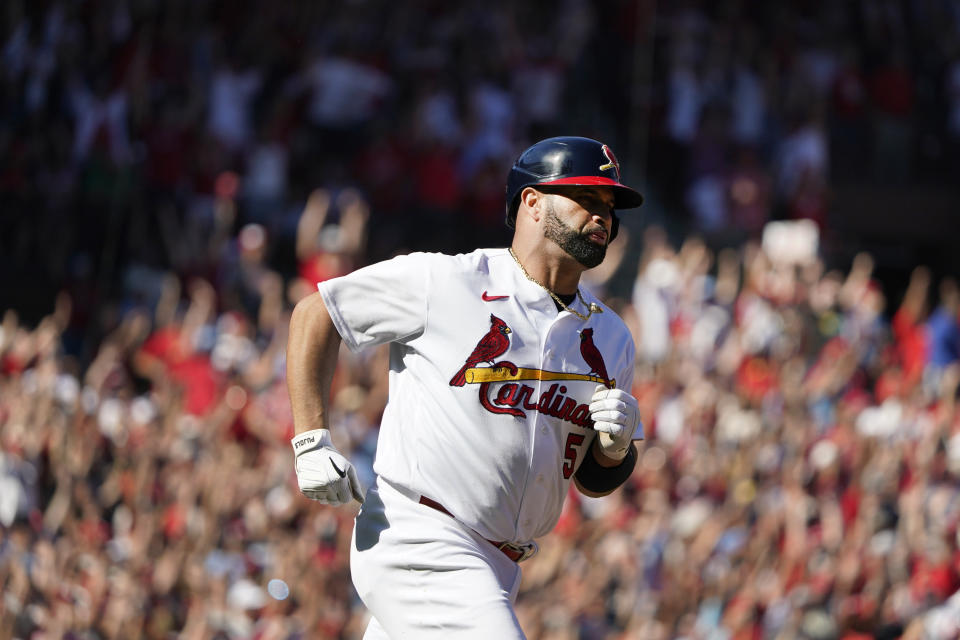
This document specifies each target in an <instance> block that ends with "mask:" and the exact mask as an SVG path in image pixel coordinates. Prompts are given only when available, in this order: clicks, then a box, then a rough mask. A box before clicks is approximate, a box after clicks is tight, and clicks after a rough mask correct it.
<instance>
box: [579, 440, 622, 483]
mask: <svg viewBox="0 0 960 640" xmlns="http://www.w3.org/2000/svg"><path fill="white" fill-rule="evenodd" d="M636 466H637V447H636V446H634V444H633V443H630V448H629V449H627V455H626V457H625V458H624V459H623V462H621V463H620V464H618V465H617V466H615V467H604V466H601V465H600V463H599V462H597V459H596V458H595V457H594V456H593V452H592V451H590V452H588V453H587V455H586V456H585V457H584V459H583V462H581V463H580V468H579V469H577V472H576V473H575V474H574V475H575V476H576V477H577V482H579V483H580V486H581V487H583V488H584V489H586V490H587V491H592V492H593V493H608V492H610V491H613V490H614V489H616V488H617V487H619V486H620V485H622V484H623V483H624V482H626V481H627V478H629V477H630V474H631V473H633V469H634V467H636Z"/></svg>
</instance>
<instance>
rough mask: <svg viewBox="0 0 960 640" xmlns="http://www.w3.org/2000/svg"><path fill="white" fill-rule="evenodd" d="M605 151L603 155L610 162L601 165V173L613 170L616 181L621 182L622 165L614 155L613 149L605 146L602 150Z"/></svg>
mask: <svg viewBox="0 0 960 640" xmlns="http://www.w3.org/2000/svg"><path fill="white" fill-rule="evenodd" d="M600 150H601V151H603V155H605V156H607V160H608V162H607V163H606V164H602V165H600V171H606V170H607V169H613V170H614V171H615V172H616V174H617V177H616V180H617V181H618V182H619V181H620V163H619V162H618V161H617V156H615V155H613V149H611V148H610V147H608V146H607V145H603V146H602V147H601V148H600Z"/></svg>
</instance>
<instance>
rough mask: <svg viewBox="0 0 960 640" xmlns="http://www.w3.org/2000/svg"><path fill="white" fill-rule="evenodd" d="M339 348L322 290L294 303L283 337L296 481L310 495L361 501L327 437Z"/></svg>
mask: <svg viewBox="0 0 960 640" xmlns="http://www.w3.org/2000/svg"><path fill="white" fill-rule="evenodd" d="M339 351H340V334H339V333H338V332H337V329H336V328H335V327H334V324H333V320H332V319H331V317H330V313H329V312H328V311H327V307H326V305H325V304H324V302H323V298H322V297H321V295H320V293H313V294H311V295H309V296H307V297H306V298H304V299H303V300H301V301H300V302H298V303H297V305H296V306H295V307H294V309H293V313H292V315H291V316H290V331H289V337H288V339H287V391H288V393H289V394H290V406H291V408H292V410H293V426H294V433H295V434H296V435H295V436H294V437H293V440H291V444H292V445H293V450H294V455H295V456H296V463H295V464H296V471H297V482H298V484H299V485H300V491H301V492H302V493H303V494H304V495H305V496H307V497H308V498H311V499H313V500H317V501H319V502H321V503H324V504H333V505H339V504H345V503H347V502H349V501H350V500H351V497H352V498H355V499H356V500H358V501H359V502H363V491H362V489H361V488H360V482H359V481H358V480H357V472H356V470H355V469H354V468H353V465H352V464H351V463H350V461H349V460H347V459H346V458H345V457H344V456H343V455H341V454H340V453H339V452H338V451H337V450H336V449H334V448H333V444H332V442H331V440H330V431H329V422H328V416H327V407H328V406H329V401H330V384H331V381H332V380H333V373H334V370H335V369H336V367H337V355H338V354H339Z"/></svg>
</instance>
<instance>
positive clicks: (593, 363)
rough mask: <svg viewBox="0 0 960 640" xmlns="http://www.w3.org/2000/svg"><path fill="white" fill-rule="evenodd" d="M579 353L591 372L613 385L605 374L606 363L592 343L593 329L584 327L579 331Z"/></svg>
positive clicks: (605, 382) (610, 385)
mask: <svg viewBox="0 0 960 640" xmlns="http://www.w3.org/2000/svg"><path fill="white" fill-rule="evenodd" d="M580 355H581V356H583V359H584V361H585V362H586V363H587V364H588V365H589V366H590V373H591V374H593V375H596V376H597V377H598V378H600V379H601V380H603V384H605V385H607V386H608V387H612V386H613V385H612V384H611V383H610V376H608V375H607V365H606V364H605V363H604V362H603V355H602V354H601V353H600V350H599V349H597V345H595V344H593V329H584V330H583V331H581V332H580Z"/></svg>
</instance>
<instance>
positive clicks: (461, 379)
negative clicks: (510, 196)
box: [318, 249, 642, 542]
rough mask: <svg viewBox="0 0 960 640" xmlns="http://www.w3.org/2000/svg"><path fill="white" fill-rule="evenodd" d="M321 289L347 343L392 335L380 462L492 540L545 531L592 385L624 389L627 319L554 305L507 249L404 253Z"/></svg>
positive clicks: (585, 428)
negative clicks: (569, 310) (625, 320)
mask: <svg viewBox="0 0 960 640" xmlns="http://www.w3.org/2000/svg"><path fill="white" fill-rule="evenodd" d="M318 287H319V290H320V293H321V295H322V297H323V301H324V303H325V304H326V307H327V309H328V311H329V313H330V316H331V318H332V319H333V322H334V325H335V326H336V329H337V331H338V332H339V333H340V335H341V337H342V338H343V341H344V342H345V343H346V344H347V345H348V346H349V347H350V349H352V350H358V349H362V348H364V347H368V346H372V345H377V344H382V343H384V342H389V343H391V344H390V381H389V382H390V391H389V400H388V403H387V406H386V410H385V412H384V415H383V420H382V422H381V426H380V438H379V441H378V444H377V454H376V460H375V462H374V471H375V472H376V473H377V474H378V475H379V476H381V477H383V478H384V479H386V480H387V481H388V482H390V483H392V484H394V485H397V486H399V487H402V488H404V489H406V490H407V491H409V492H411V493H415V494H419V495H423V496H426V497H428V498H431V499H433V500H435V501H437V502H439V503H440V504H442V505H443V506H444V507H446V509H447V510H449V511H450V513H451V514H452V515H453V516H454V517H455V518H457V519H458V520H459V521H460V522H462V523H463V524H465V525H467V526H468V527H470V528H472V529H473V530H475V531H476V532H477V533H479V534H480V535H482V536H483V537H485V538H487V539H491V540H507V541H515V542H525V541H528V540H531V539H533V538H535V537H539V536H543V535H545V534H547V533H548V532H549V531H550V530H552V529H553V527H554V525H555V524H556V522H557V519H558V518H559V516H560V511H561V508H562V506H563V501H564V498H565V496H566V494H567V490H568V487H569V483H570V480H571V478H572V476H573V473H574V472H575V471H576V469H577V467H579V465H580V462H581V461H582V460H583V456H585V455H589V446H590V444H591V442H592V440H593V438H594V436H595V432H594V431H593V429H592V423H591V421H590V417H589V411H588V405H589V403H590V397H591V396H592V395H593V393H594V390H595V389H596V386H597V384H598V382H600V383H604V384H607V385H608V386H611V387H617V388H622V389H625V390H628V391H629V389H630V387H631V383H632V379H633V362H634V345H633V339H632V337H631V334H630V332H629V331H628V329H627V327H626V326H625V325H624V323H623V321H622V320H621V319H620V318H619V317H618V316H617V315H616V314H615V313H614V312H613V311H611V310H610V309H608V308H605V307H603V305H602V304H601V303H600V301H599V300H597V299H596V298H595V297H594V296H592V295H591V294H589V292H585V291H583V290H582V289H581V291H582V292H583V293H584V296H583V297H584V300H585V301H586V303H587V305H589V304H590V303H595V304H597V305H599V306H600V308H601V309H602V311H601V312H594V313H593V314H592V315H590V317H589V318H588V319H587V320H586V321H583V320H581V319H580V318H578V317H577V316H575V315H574V314H572V313H569V312H567V311H562V312H560V313H558V312H557V309H556V306H555V305H554V302H553V299H552V298H551V297H550V296H549V294H548V293H547V292H546V291H545V290H544V289H542V288H541V287H540V286H538V285H537V284H535V283H533V282H531V281H530V280H528V279H527V278H526V277H525V276H524V274H523V273H522V272H521V270H520V268H519V267H518V265H517V263H516V262H515V261H514V260H513V258H512V257H511V256H510V254H509V252H508V251H507V250H506V249H479V250H477V251H474V252H472V253H469V254H463V255H456V256H449V255H443V254H427V253H415V254H410V255H406V256H399V257H396V258H393V259H391V260H387V261H384V262H381V263H378V264H374V265H371V266H369V267H365V268H363V269H360V270H358V271H355V272H353V273H351V274H349V275H346V276H343V277H341V278H335V279H332V280H328V281H325V282H322V283H320V284H319V285H318ZM571 308H573V309H576V310H578V311H580V312H581V313H583V314H585V315H586V314H587V313H588V308H587V307H585V306H584V304H583V302H581V301H580V300H579V299H577V300H575V301H574V302H573V304H572V305H571ZM634 437H635V438H641V437H642V431H641V427H640V426H639V425H638V426H637V431H636V432H635V434H634Z"/></svg>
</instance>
